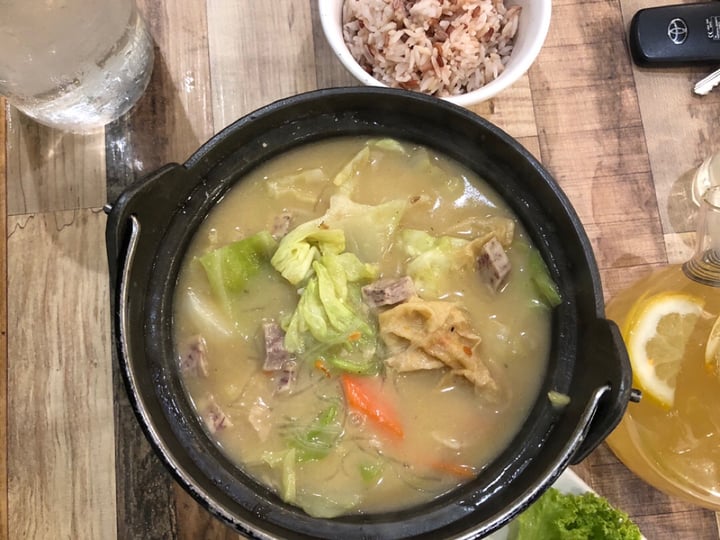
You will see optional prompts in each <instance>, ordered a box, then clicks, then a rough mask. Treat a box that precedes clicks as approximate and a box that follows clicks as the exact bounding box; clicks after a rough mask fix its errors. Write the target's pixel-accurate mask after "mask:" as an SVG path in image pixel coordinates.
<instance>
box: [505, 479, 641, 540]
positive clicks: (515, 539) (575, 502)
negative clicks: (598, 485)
mask: <svg viewBox="0 0 720 540" xmlns="http://www.w3.org/2000/svg"><path fill="white" fill-rule="evenodd" d="M641 537H642V535H641V533H640V529H638V527H637V525H635V524H634V523H633V522H632V521H630V518H629V517H628V515H627V514H626V513H624V512H622V511H620V510H617V509H616V508H613V507H612V506H611V505H610V503H609V502H608V501H607V500H606V499H604V498H603V497H600V496H599V495H596V494H594V493H591V492H589V493H583V494H581V495H574V494H564V493H561V492H560V491H559V490H557V489H555V488H550V489H548V490H547V491H546V492H545V493H544V494H543V495H542V496H541V497H540V498H539V499H538V500H537V501H536V502H535V503H534V504H532V505H531V506H530V508H528V509H527V510H526V511H525V512H523V513H522V514H520V516H519V517H518V518H517V519H516V520H515V521H514V522H513V523H512V525H511V526H510V534H509V538H510V539H512V540H594V539H603V540H640V538H641Z"/></svg>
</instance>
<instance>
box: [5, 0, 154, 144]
mask: <svg viewBox="0 0 720 540" xmlns="http://www.w3.org/2000/svg"><path fill="white" fill-rule="evenodd" d="M152 65H153V44H152V40H151V38H150V36H149V34H148V31H147V27H146V25H145V22H144V21H143V19H142V18H141V17H140V15H139V13H138V10H137V7H136V5H135V0H52V1H50V0H0V94H2V95H4V96H6V97H7V98H8V101H9V102H10V103H11V104H12V105H14V106H15V107H17V108H18V109H20V110H21V111H23V112H24V113H25V114H27V115H28V116H30V117H32V118H34V119H35V120H37V121H38V122H41V123H43V124H46V125H49V126H52V127H56V128H60V129H63V130H69V131H88V130H92V129H94V128H97V127H100V126H103V125H105V124H107V123H108V122H111V121H113V120H115V119H117V118H118V117H119V116H121V115H122V114H124V113H125V112H127V111H128V110H129V109H130V108H131V107H132V106H133V104H135V102H136V101H137V100H138V98H139V97H140V96H141V95H142V93H143V92H144V90H145V88H146V86H147V84H148V81H149V78H150V73H151V70H152Z"/></svg>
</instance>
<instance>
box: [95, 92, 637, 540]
mask: <svg viewBox="0 0 720 540" xmlns="http://www.w3.org/2000/svg"><path fill="white" fill-rule="evenodd" d="M341 135H369V136H380V135H382V136H388V137H396V138H400V139H406V140H409V141H412V142H417V143H420V144H423V145H426V146H429V147H432V148H434V149H436V150H438V151H439V152H442V153H444V154H446V155H448V156H450V157H452V158H454V159H456V160H457V161H459V162H460V163H462V164H463V165H465V166H467V167H469V168H470V169H472V170H474V171H475V172H476V173H478V174H479V175H480V176H481V177H482V178H485V179H486V180H487V181H488V182H489V183H490V184H491V185H492V186H493V187H494V188H495V189H496V190H497V191H498V192H499V193H500V195H502V196H503V197H504V198H505V200H506V201H507V202H508V203H509V205H510V207H512V209H513V210H514V212H515V213H516V214H517V215H518V216H519V218H520V219H521V220H522V222H523V223H524V226H525V228H526V229H527V230H528V232H529V234H530V236H531V237H532V240H533V242H534V243H535V245H536V246H537V247H538V248H539V249H540V251H541V253H542V255H543V257H544V259H545V261H546V263H547V265H548V267H549V269H550V272H551V274H552V277H553V279H554V280H555V282H556V283H557V284H558V286H559V287H560V290H561V293H562V297H563V303H562V304H561V305H560V306H558V307H557V308H556V309H555V311H554V316H553V327H552V331H553V339H552V347H551V358H550V363H549V369H548V371H547V374H546V376H545V380H544V382H543V385H542V390H541V393H540V396H539V397H538V399H537V401H536V403H535V405H534V407H533V409H532V411H531V413H530V415H529V417H528V419H527V421H526V422H525V424H524V426H523V428H522V430H521V432H520V433H519V434H518V435H517V437H515V439H514V440H513V442H512V443H511V444H510V446H509V447H508V448H507V449H506V450H505V451H504V452H502V454H500V455H499V456H498V457H497V459H496V460H495V461H494V462H492V463H491V464H490V465H489V466H488V467H487V468H486V469H485V470H484V471H483V472H482V473H481V474H480V475H479V476H478V477H477V478H476V479H475V480H473V481H472V482H470V483H468V484H466V485H464V486H462V487H460V488H458V489H456V490H455V491H453V492H451V493H449V494H447V495H444V496H441V497H439V498H438V499H436V500H434V501H432V502H429V503H426V504H423V505H421V506H418V507H416V508H412V509H409V510H406V511H402V512H391V513H385V514H374V515H367V516H354V517H343V518H336V519H316V518H311V517H309V516H308V515H306V514H305V513H304V512H303V511H302V510H300V509H298V508H296V507H294V506H290V505H287V504H285V503H283V502H282V501H281V500H280V498H279V497H278V496H276V495H275V494H274V493H272V492H271V491H269V490H268V489H266V488H264V487H263V486H261V485H259V484H257V483H256V482H255V481H254V480H252V479H251V478H249V477H248V476H246V475H245V474H243V472H242V471H241V470H239V469H238V468H237V467H235V466H234V465H233V464H232V463H231V462H230V461H229V460H228V459H227V458H226V457H225V456H224V455H223V454H222V453H221V452H220V451H219V450H218V448H217V447H216V446H215V445H214V444H213V443H212V442H211V441H210V440H209V439H208V437H207V436H206V435H205V432H204V431H203V429H202V427H201V425H200V421H199V420H198V419H197V418H196V415H195V413H194V411H193V409H192V408H191V406H190V404H189V402H188V400H187V398H186V395H185V394H184V391H183V387H182V385H181V381H180V378H179V374H178V371H177V368H176V362H175V355H174V353H173V344H172V336H171V325H172V299H173V291H174V288H175V284H176V279H177V274H178V269H179V266H180V263H181V261H182V257H183V254H184V252H185V250H186V248H187V245H188V243H189V241H190V239H191V237H192V236H193V234H194V232H195V231H196V230H197V227H198V226H199V225H200V223H201V222H202V221H203V219H204V218H205V216H206V215H207V213H208V212H209V211H210V209H211V208H212V207H213V205H214V204H215V203H216V202H217V201H218V200H219V199H220V198H221V197H222V196H223V194H225V192H226V191H227V190H228V189H229V188H231V187H232V186H233V185H234V184H235V182H237V181H238V180H240V179H241V178H242V177H243V176H244V175H245V173H247V172H248V171H249V170H251V169H252V168H254V167H256V166H257V165H259V164H260V163H262V162H264V161H265V160H267V159H270V158H272V157H273V156H276V155H278V154H280V153H282V152H284V151H286V150H288V149H290V148H293V147H296V146H298V145H301V144H304V143H307V142H312V141H318V140H320V139H324V138H326V137H334V136H341ZM107 250H108V259H109V266H110V274H111V285H112V291H113V297H112V302H113V321H114V331H115V334H114V335H115V344H116V347H117V351H118V357H119V361H120V366H121V370H122V373H123V375H124V377H125V383H126V385H127V390H128V393H129V396H130V400H131V402H132V403H133V406H134V407H135V412H136V413H137V417H138V419H139V421H140V423H141V425H142V427H143V429H144V431H145V434H146V435H147V437H148V439H149V440H150V442H151V444H152V445H153V447H154V448H155V450H156V451H157V453H158V455H159V456H160V458H161V459H162V460H163V461H164V463H165V464H166V465H167V467H168V468H169V470H170V471H171V472H172V473H173V474H174V476H175V478H176V479H177V481H178V482H180V484H182V485H183V486H184V487H185V488H186V489H187V490H188V491H189V492H190V493H191V494H192V495H193V496H194V497H195V498H196V499H198V500H199V501H200V502H201V503H202V504H203V505H204V506H205V507H207V508H208V510H209V511H210V512H212V513H213V514H215V515H216V516H218V517H220V518H221V519H223V520H225V521H226V522H227V523H228V524H229V525H230V526H232V527H234V528H235V529H237V530H238V531H241V532H243V533H244V534H247V535H249V536H251V537H257V538H269V537H279V538H306V537H316V538H328V539H337V538H342V539H346V540H347V539H352V538H358V539H359V538H362V539H372V538H406V537H418V538H422V537H425V538H433V539H436V538H441V537H445V538H476V537H482V536H485V535H487V534H489V533H491V532H492V531H494V530H496V529H498V528H499V527H501V526H502V525H504V524H506V523H507V522H508V521H509V520H511V519H512V518H513V517H514V516H516V515H517V514H518V513H519V512H520V511H521V510H523V509H524V508H526V507H527V506H528V505H529V504H530V503H531V502H532V501H534V500H535V499H536V498H537V497H538V496H539V495H540V494H541V493H542V492H543V491H544V490H545V489H546V488H547V487H548V486H549V485H550V484H551V483H552V482H553V481H554V480H555V479H556V478H557V477H558V476H559V475H560V474H561V473H562V471H563V470H564V469H565V468H566V467H567V466H568V465H569V464H571V463H576V462H578V461H580V460H581V459H583V458H584V457H585V456H586V455H587V454H588V453H589V452H590V451H591V450H592V449H593V448H595V447H596V446H597V445H598V444H599V443H600V442H601V441H602V440H603V439H604V438H605V436H606V435H607V434H608V433H609V432H610V431H611V430H612V428H613V427H614V426H615V425H616V424H617V423H618V421H619V420H620V418H621V416H622V414H623V412H624V411H625V408H626V406H627V403H628V400H629V398H630V392H631V388H630V384H631V372H630V367H629V362H628V359H627V354H626V351H625V348H624V346H623V343H622V341H621V339H620V335H619V333H618V330H617V328H616V326H615V325H614V324H613V323H611V322H609V321H607V320H606V319H605V318H604V310H603V296H602V292H601V286H600V279H599V275H598V270H597V267H596V263H595V260H594V257H593V254H592V249H591V247H590V243H589V242H588V239H587V237H586V235H585V232H584V230H583V227H582V225H581V223H580V221H579V219H578V217H577V215H576V214H575V212H574V210H573V209H572V207H571V205H570V203H569V201H568V200H567V198H566V196H565V195H564V194H563V192H562V190H561V189H560V188H559V187H558V185H557V184H556V183H555V181H554V180H553V178H552V177H551V176H550V174H549V173H548V172H547V171H546V170H545V169H544V168H543V167H542V166H541V165H540V164H539V163H538V162H537V161H536V160H535V159H534V158H533V157H532V156H531V155H530V154H529V153H528V152H527V151H526V150H525V149H524V148H523V147H522V146H521V145H520V144H518V143H517V142H516V141H515V140H514V139H512V138H511V137H510V136H508V135H507V134H506V133H504V132H503V131H501V130H500V129H498V128H497V127H495V126H493V125H492V124H490V123H488V122H487V121H485V120H483V119H482V118H480V117H478V116H476V115H474V114H473V113H471V112H469V111H467V110H465V109H462V108H459V107H456V106H453V105H450V104H448V103H446V102H443V101H441V100H438V99H435V98H429V97H425V96H422V95H419V94H415V93H408V92H404V91H399V90H390V89H380V88H340V89H329V90H320V91H317V92H311V93H307V94H302V95H298V96H294V97H291V98H289V99H286V100H282V101H278V102H276V103H273V104H271V105H268V106H267V107H264V108H262V109H260V110H258V111H256V112H254V113H252V114H250V115H248V116H246V117H244V118H242V119H240V120H238V121H237V122H236V123H234V124H233V125H231V126H230V127H228V128H226V129H225V130H224V131H222V132H221V133H219V134H218V135H217V136H215V137H214V138H213V139H211V140H210V141H209V142H207V143H206V144H205V145H204V146H203V147H202V148H200V149H199V150H198V151H197V152H196V153H195V154H194V155H193V156H192V157H191V158H190V159H189V160H188V161H187V163H185V164H184V165H177V164H171V165H167V166H166V167H164V168H162V169H160V170H158V171H156V172H155V173H154V174H152V175H150V176H149V177H148V178H146V179H145V180H144V181H142V182H141V183H139V184H138V185H135V186H133V187H131V188H130V189H128V190H127V191H126V192H125V193H123V194H122V195H121V196H120V197H119V199H118V200H117V202H116V203H115V204H114V206H113V207H112V210H111V211H110V214H109V219H108V224H107ZM549 390H557V391H559V392H563V393H565V394H568V395H569V396H570V398H571V401H570V404H569V405H568V406H567V407H566V408H564V409H563V410H556V409H554V408H553V407H552V405H551V404H550V402H549V400H548V398H547V396H546V394H547V392H548V391H549Z"/></svg>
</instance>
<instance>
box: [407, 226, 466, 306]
mask: <svg viewBox="0 0 720 540" xmlns="http://www.w3.org/2000/svg"><path fill="white" fill-rule="evenodd" d="M400 242H401V245H402V247H403V249H404V251H405V253H407V254H408V255H410V256H411V257H414V258H413V259H412V260H411V261H410V262H409V263H408V265H407V274H408V275H409V276H410V277H411V278H412V279H413V282H414V283H415V288H416V290H417V291H418V293H419V294H420V296H423V297H432V298H438V297H439V296H441V294H442V292H443V289H444V288H445V286H446V281H447V280H448V279H449V278H450V277H451V276H452V275H453V270H454V269H455V268H456V267H457V261H458V259H457V258H458V256H460V254H461V253H462V252H461V250H462V248H464V247H466V246H467V245H469V244H470V241H469V240H465V239H463V238H455V237H452V236H441V237H434V236H432V235H430V234H428V233H426V232H424V231H418V230H414V229H405V230H403V231H402V232H401V233H400Z"/></svg>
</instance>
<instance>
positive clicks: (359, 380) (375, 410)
mask: <svg viewBox="0 0 720 540" xmlns="http://www.w3.org/2000/svg"><path fill="white" fill-rule="evenodd" d="M340 380H341V381H342V386H343V391H344V392H345V399H346V400H347V402H348V405H349V406H350V408H352V409H355V410H356V411H358V412H361V413H363V414H364V415H366V416H367V417H368V418H370V419H371V420H372V421H373V422H375V423H376V424H377V425H378V426H380V427H382V428H383V429H384V430H385V431H386V432H387V433H388V434H390V435H393V436H394V437H397V438H399V439H402V438H403V436H404V432H403V428H402V424H401V423H400V419H399V418H398V415H397V412H396V411H395V409H394V408H393V407H392V406H391V404H390V403H388V402H387V401H386V400H385V399H383V396H382V394H381V392H380V387H379V386H378V384H377V382H376V380H375V379H374V378H372V377H353V376H351V375H347V374H343V375H341V376H340Z"/></svg>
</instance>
